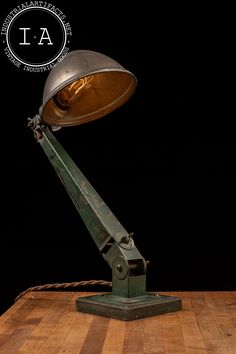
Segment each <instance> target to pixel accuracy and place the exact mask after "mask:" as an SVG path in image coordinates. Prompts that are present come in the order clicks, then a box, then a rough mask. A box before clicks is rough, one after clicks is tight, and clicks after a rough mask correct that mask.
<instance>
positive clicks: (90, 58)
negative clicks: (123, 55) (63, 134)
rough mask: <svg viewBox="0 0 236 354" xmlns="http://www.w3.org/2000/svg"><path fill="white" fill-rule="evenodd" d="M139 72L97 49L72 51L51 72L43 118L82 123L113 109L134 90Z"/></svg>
mask: <svg viewBox="0 0 236 354" xmlns="http://www.w3.org/2000/svg"><path fill="white" fill-rule="evenodd" d="M136 85H137V80H136V78H135V76H134V75H133V74H132V73H131V72H129V71H128V70H126V69H124V68H123V67H122V66H121V65H120V64H118V63H117V62H116V61H114V60H113V59H111V58H109V57H107V56H105V55H103V54H101V53H97V52H92V51H88V50H78V51H74V52H70V53H69V54H68V55H67V56H66V57H65V58H64V60H63V61H62V62H61V63H59V64H57V65H56V66H55V68H53V70H52V71H51V72H50V74H49V76H48V79H47V81H46V84H45V88H44V95H43V107H42V112H43V113H42V120H43V122H45V123H47V124H49V125H54V126H72V125H78V124H82V123H85V122H88V121H91V120H94V119H97V118H100V117H103V116H105V115H106V114H108V113H110V112H112V111H113V110H115V109H116V108H118V107H119V106H121V105H122V104H124V103H125V102H126V101H127V100H128V99H129V98H130V96H131V95H132V94H133V93H134V91H135V88H136Z"/></svg>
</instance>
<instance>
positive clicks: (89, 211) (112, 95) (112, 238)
mask: <svg viewBox="0 0 236 354" xmlns="http://www.w3.org/2000/svg"><path fill="white" fill-rule="evenodd" d="M136 86H137V80H136V78H135V76H134V75H133V74H132V73H131V72H130V71H128V70H126V69H124V68H123V67H122V66H121V65H120V64H118V63H117V62H116V61H114V60H113V59H111V58H109V57H107V56H106V55H103V54H100V53H97V52H93V51H89V50H77V51H73V52H70V53H69V54H68V55H67V56H66V57H65V58H64V59H63V61H62V62H60V63H59V64H57V65H56V66H55V67H54V68H53V69H52V71H51V72H50V74H49V76H48V79H47V81H46V84H45V88H44V93H43V104H42V107H41V108H40V110H39V114H37V115H36V116H35V117H34V118H32V119H29V124H28V125H29V127H30V128H32V130H33V132H34V136H35V138H36V139H37V141H38V142H39V143H40V145H41V147H42V148H43V150H44V152H45V154H46V155H47V157H48V159H49V161H50V163H51V165H52V166H53V167H54V169H55V171H56V173H57V174H58V176H59V177H60V179H61V181H62V182H63V185H64V187H65V188H66V191H67V192H68V195H69V196H70V198H71V199H72V201H73V203H74V206H75V207H76V209H77V211H78V213H79V214H80V216H81V218H82V220H83V222H84V223H85V225H86V227H87V229H88V231H89V233H90V235H91V237H92V238H93V240H94V242H95V243H96V245H97V247H98V249H99V250H100V252H101V254H102V256H103V258H104V259H105V260H106V261H107V263H108V264H109V265H110V267H111V269H112V293H105V294H101V295H94V296H85V297H79V298H78V299H77V300H76V309H77V310H78V311H82V312H87V313H92V314H97V315H102V316H108V317H112V318H117V319H121V320H134V319H138V318H142V317H147V316H153V315H157V314H161V313H166V312H172V311H177V310H179V309H181V306H182V304H181V299H179V298H177V297H175V296H163V295H159V294H154V293H148V292H147V291H146V269H147V267H146V261H145V259H144V258H143V257H142V255H141V254H140V252H139V251H138V249H137V247H136V246H135V243H134V240H133V234H130V233H128V232H127V231H126V230H125V229H124V227H123V226H122V225H121V224H120V222H119V221H118V220H117V218H116V217H115V216H114V214H113V213H112V212H111V210H110V209H109V208H108V206H107V205H106V204H105V203H104V201H103V200H102V198H101V197H100V196H99V195H98V193H97V192H96V190H95V189H94V188H93V187H92V186H91V184H90V183H89V181H88V180H87V179H86V177H85V176H84V175H83V173H82V172H81V171H80V169H79V168H78V166H76V164H75V163H74V162H73V160H72V159H71V157H70V156H69V155H68V153H67V152H66V151H65V150H64V148H63V147H62V146H61V144H60V143H59V142H58V140H57V139H56V138H55V136H54V135H53V133H52V132H51V128H52V130H53V129H54V130H56V129H57V128H60V127H66V126H72V125H78V124H82V123H86V122H89V121H92V120H94V119H97V118H100V117H103V116H104V115H106V114H108V113H110V112H112V111H114V110H115V109H117V108H118V107H119V106H121V105H122V104H124V103H125V102H126V101H127V100H128V99H129V98H130V97H131V95H132V94H133V93H134V91H135V88H136ZM50 126H51V128H50ZM88 262H89V261H88Z"/></svg>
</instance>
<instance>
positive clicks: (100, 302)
mask: <svg viewBox="0 0 236 354" xmlns="http://www.w3.org/2000/svg"><path fill="white" fill-rule="evenodd" d="M181 308H182V301H181V299H180V298H178V297H175V296H166V295H159V294H153V293H147V294H146V295H143V296H137V297H131V298H124V297H119V296H115V295H112V294H110V293H109V294H101V295H93V296H85V297H79V298H78V299H77V300H76V310H77V311H81V312H87V313H91V314H94V315H100V316H106V317H111V318H116V319H118V320H124V321H130V320H136V319H139V318H143V317H149V316H154V315H160V314H163V313H168V312H174V311H178V310H181Z"/></svg>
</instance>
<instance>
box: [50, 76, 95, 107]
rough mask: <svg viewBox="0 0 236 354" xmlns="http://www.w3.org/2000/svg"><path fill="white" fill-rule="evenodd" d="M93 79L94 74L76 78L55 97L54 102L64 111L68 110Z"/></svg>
mask: <svg viewBox="0 0 236 354" xmlns="http://www.w3.org/2000/svg"><path fill="white" fill-rule="evenodd" d="M92 79H93V75H89V76H86V77H84V78H82V79H80V80H76V81H74V82H72V84H69V85H68V86H66V87H65V88H64V89H62V90H60V91H59V92H58V93H57V94H56V95H54V97H53V102H54V103H55V105H56V106H57V107H58V108H59V109H61V110H62V111H67V110H68V109H69V108H70V106H71V104H72V102H73V101H74V99H75V98H76V99H77V98H78V96H80V95H81V94H82V92H83V89H84V88H85V86H86V85H87V84H89V83H90V82H91V81H92Z"/></svg>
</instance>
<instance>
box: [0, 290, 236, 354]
mask: <svg viewBox="0 0 236 354" xmlns="http://www.w3.org/2000/svg"><path fill="white" fill-rule="evenodd" d="M89 294H94V293H84V292H83V293H81V292H80V293H78V292H49V291H47V292H31V293H28V294H26V295H25V296H24V297H23V298H21V299H20V300H18V302H17V303H15V304H14V305H13V306H12V307H11V308H10V309H9V310H8V311H7V312H5V313H4V314H3V315H2V316H1V317H0V353H7V354H18V353H21V354H34V353H40V354H50V353H60V354H62V353H64V354H75V353H82V354H95V353H96V354H97V353H103V354H119V353H127V354H131V353H132V354H141V353H145V354H151V353H152V354H153V353H156V354H161V353H166V354H169V353H175V354H178V353H179V354H184V353H191V354H205V353H232V354H234V353H236V292H178V293H173V292H172V293H162V294H167V295H176V296H178V297H180V298H182V300H183V309H182V310H181V311H178V312H175V313H170V314H164V315H159V316H153V317H149V318H145V319H140V320H136V321H130V322H125V321H119V320H114V319H109V318H105V317H100V316H94V315H89V314H85V313H79V312H76V311H75V300H76V298H77V297H78V296H86V295H89Z"/></svg>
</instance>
